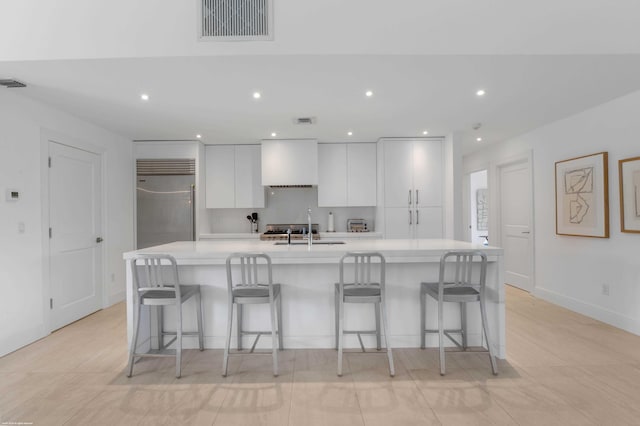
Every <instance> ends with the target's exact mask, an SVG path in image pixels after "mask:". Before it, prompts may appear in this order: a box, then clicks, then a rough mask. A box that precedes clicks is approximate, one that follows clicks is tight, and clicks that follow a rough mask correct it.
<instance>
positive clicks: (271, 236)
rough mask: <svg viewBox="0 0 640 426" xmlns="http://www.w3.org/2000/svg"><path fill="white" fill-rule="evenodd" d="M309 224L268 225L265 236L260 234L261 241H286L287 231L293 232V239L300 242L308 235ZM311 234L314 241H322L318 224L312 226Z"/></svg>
mask: <svg viewBox="0 0 640 426" xmlns="http://www.w3.org/2000/svg"><path fill="white" fill-rule="evenodd" d="M308 226H309V225H308V224H275V225H271V224H270V225H267V226H266V228H265V231H264V233H263V234H260V239H261V240H286V239H287V230H289V229H290V230H291V239H292V240H300V239H302V238H303V235H304V234H306V232H307V228H308ZM311 233H312V234H313V238H314V239H316V240H317V239H320V235H319V233H318V224H317V223H312V224H311Z"/></svg>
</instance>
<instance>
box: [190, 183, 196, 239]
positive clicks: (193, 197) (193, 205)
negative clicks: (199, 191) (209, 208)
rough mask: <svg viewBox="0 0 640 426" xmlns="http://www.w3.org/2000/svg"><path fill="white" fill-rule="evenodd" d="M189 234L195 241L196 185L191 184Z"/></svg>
mask: <svg viewBox="0 0 640 426" xmlns="http://www.w3.org/2000/svg"><path fill="white" fill-rule="evenodd" d="M191 235H192V238H193V241H196V186H195V185H193V184H192V185H191Z"/></svg>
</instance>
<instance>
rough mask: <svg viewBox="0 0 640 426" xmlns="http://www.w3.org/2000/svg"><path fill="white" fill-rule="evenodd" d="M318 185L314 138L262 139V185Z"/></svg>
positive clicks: (316, 145) (316, 143)
mask: <svg viewBox="0 0 640 426" xmlns="http://www.w3.org/2000/svg"><path fill="white" fill-rule="evenodd" d="M317 184H318V141H317V140H315V139H286V140H263V141H262V185H264V186H293V185H317Z"/></svg>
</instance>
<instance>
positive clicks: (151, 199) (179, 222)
mask: <svg viewBox="0 0 640 426" xmlns="http://www.w3.org/2000/svg"><path fill="white" fill-rule="evenodd" d="M136 178H137V179H136V180H137V185H136V186H137V188H136V194H137V196H136V199H137V204H136V206H137V247H138V249H143V248H146V247H151V246H156V245H159V244H166V243H171V242H174V241H194V240H195V161H194V160H137V177H136Z"/></svg>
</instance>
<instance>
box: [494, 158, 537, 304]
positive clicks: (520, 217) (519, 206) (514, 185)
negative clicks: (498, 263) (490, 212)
mask: <svg viewBox="0 0 640 426" xmlns="http://www.w3.org/2000/svg"><path fill="white" fill-rule="evenodd" d="M497 179H498V191H496V193H497V196H498V212H499V220H498V222H497V228H498V232H499V235H500V237H499V241H498V245H500V246H501V247H502V248H503V249H504V265H505V266H504V269H505V276H504V279H505V283H507V284H510V285H513V286H515V287H518V288H521V289H523V290H526V291H528V292H531V291H533V287H534V279H533V271H534V269H533V266H534V259H533V253H534V250H533V232H532V223H533V220H532V219H533V209H532V206H533V184H532V175H531V159H530V157H527V158H523V159H520V160H516V161H513V162H510V163H506V164H503V165H499V166H498V169H497Z"/></svg>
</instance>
